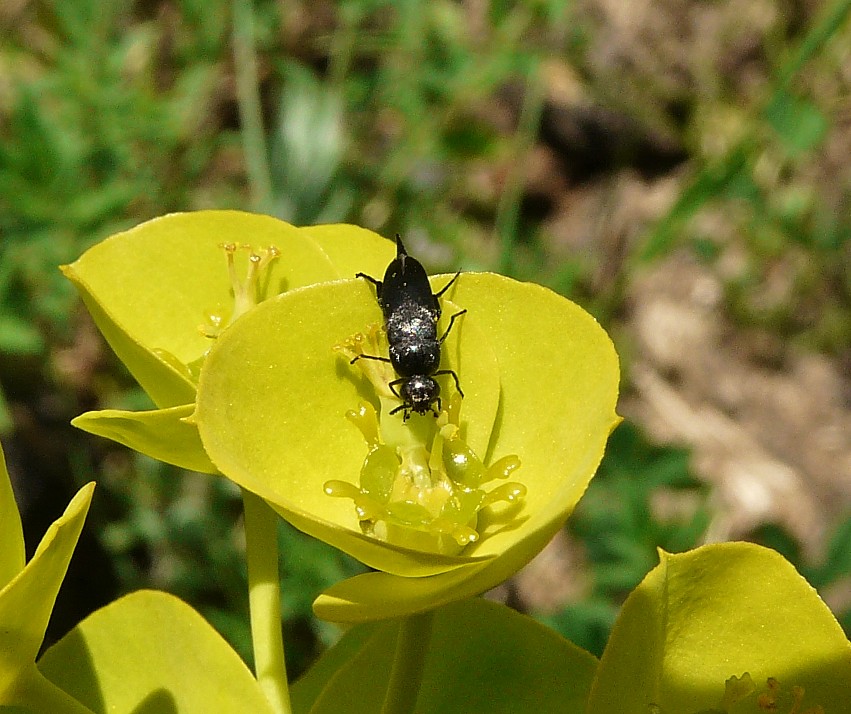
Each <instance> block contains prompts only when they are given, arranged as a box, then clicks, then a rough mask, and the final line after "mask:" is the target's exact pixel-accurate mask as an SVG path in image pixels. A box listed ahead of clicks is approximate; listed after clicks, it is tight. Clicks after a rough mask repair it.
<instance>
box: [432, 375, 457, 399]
mask: <svg viewBox="0 0 851 714" xmlns="http://www.w3.org/2000/svg"><path fill="white" fill-rule="evenodd" d="M441 374H451V375H452V379H454V380H455V388H456V389H457V390H458V394H460V395H461V398H462V399H463V398H464V391H463V390H462V389H461V382H460V381H458V375H457V374H455V370H454V369H441V370H438V371H437V372H435V373H434V374H433V375H432V376H433V377H438V376H440V375H441Z"/></svg>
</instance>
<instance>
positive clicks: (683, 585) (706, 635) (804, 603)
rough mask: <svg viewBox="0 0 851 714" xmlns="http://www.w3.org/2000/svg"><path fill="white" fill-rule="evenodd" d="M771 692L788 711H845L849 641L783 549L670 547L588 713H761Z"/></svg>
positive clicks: (624, 619)
mask: <svg viewBox="0 0 851 714" xmlns="http://www.w3.org/2000/svg"><path fill="white" fill-rule="evenodd" d="M745 675H747V676H745ZM733 677H735V678H737V679H736V680H733V679H731V678H733ZM743 677H744V678H745V679H744V683H745V684H747V685H748V686H743V682H742V681H740V680H741V679H742V678H743ZM728 682H729V684H728ZM795 688H800V691H799V693H798V694H795V693H794V691H793V690H795ZM761 695H765V697H766V698H765V699H764V700H763V702H764V703H765V702H767V701H770V698H771V697H775V701H776V704H777V705H776V706H775V707H774V708H772V709H771V711H778V712H783V713H784V714H785V713H787V712H792V711H799V712H805V711H816V709H815V707H817V706H821V707H822V708H823V709H821V710H819V711H824V712H837V713H838V712H841V711H845V710H846V707H847V706H848V704H849V702H851V643H849V642H848V640H847V639H846V637H845V635H844V634H843V632H842V628H841V627H840V626H839V624H838V623H837V622H836V619H835V618H834V617H833V615H832V614H831V613H830V611H829V610H828V608H827V606H826V605H825V604H824V603H823V602H822V601H821V600H820V599H819V597H818V594H817V593H816V591H815V590H814V589H813V588H812V587H811V586H810V585H809V584H808V583H807V582H806V581H805V580H804V579H803V578H802V577H801V576H800V575H799V574H798V573H797V572H796V571H795V569H794V568H793V567H792V565H791V564H790V563H788V562H787V561H786V560H784V559H783V557H782V556H780V555H779V554H778V553H776V552H774V551H772V550H769V549H767V548H762V547H760V546H756V545H753V544H749V543H724V544H718V545H709V546H704V547H702V548H698V549H696V550H693V551H690V552H688V553H682V554H678V555H670V554H667V553H661V563H660V564H659V565H658V566H657V567H656V568H655V569H654V570H653V571H651V572H650V574H649V575H648V576H647V577H646V578H645V579H644V581H643V582H642V583H641V585H639V587H638V588H636V590H635V591H633V593H632V594H631V595H630V596H629V598H628V599H627V601H626V603H625V604H624V607H623V611H622V612H621V614H620V617H619V618H618V620H617V623H616V624H615V628H614V630H613V632H612V636H611V638H610V640H609V643H608V645H607V647H606V651H605V653H604V654H603V658H602V660H601V662H600V668H599V670H598V675H597V679H596V681H595V683H594V687H593V691H592V695H591V699H590V702H589V705H588V711H589V712H593V714H647V712H648V711H651V710H652V711H654V712H658V714H669V713H670V714H674V713H676V714H692V713H697V712H703V711H706V710H710V709H711V710H713V711H729V712H731V714H739V713H740V712H741V713H744V712H753V711H757V710H760V711H761V710H762V709H760V708H759V707H758V706H757V700H758V698H759V697H760V696H761ZM799 695H800V696H801V697H802V700H801V701H800V702H799V703H798V707H797V708H793V707H792V705H791V703H792V701H793V697H794V696H799ZM654 707H655V708H654ZM763 708H764V707H763Z"/></svg>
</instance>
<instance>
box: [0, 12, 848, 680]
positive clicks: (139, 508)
mask: <svg viewBox="0 0 851 714" xmlns="http://www.w3.org/2000/svg"><path fill="white" fill-rule="evenodd" d="M849 10H851V2H849V1H847V0H843V1H841V2H836V1H833V2H818V1H816V0H785V1H781V2H777V1H775V0H714V1H711V0H702V1H701V0H693V1H692V2H686V1H685V0H658V1H657V2H653V3H623V2H621V0H575V1H574V2H563V1H561V0H549V1H548V0H521V1H520V2H500V1H492V2H488V1H487V0H466V1H461V0H458V1H450V0H399V1H398V2H381V1H380V0H347V1H343V2H328V1H324V0H312V1H311V2H299V1H296V0H292V1H288V0H280V1H279V2H273V1H272V0H258V1H257V2H253V3H252V2H249V1H248V0H233V1H232V2H226V1H224V0H159V1H157V0H144V1H139V2H131V1H129V0H41V1H35V0H34V1H29V0H7V2H4V3H2V5H0V32H1V33H2V44H0V395H2V396H1V397H0V437H2V441H3V445H4V448H5V449H6V451H7V456H8V459H9V465H10V469H11V471H12V476H13V482H14V484H15V487H16V492H17V494H18V496H19V500H20V503H21V507H22V510H23V512H24V516H25V521H26V523H25V530H26V535H27V542H28V545H29V547H31V548H34V546H35V544H36V543H37V541H38V538H39V537H40V536H41V534H42V533H43V531H44V529H45V528H46V526H47V524H48V523H49V522H50V521H51V520H52V519H53V518H55V517H56V516H57V515H58V514H59V513H60V512H61V510H62V509H63V508H64V506H65V504H66V503H67V500H68V498H69V497H70V495H71V494H72V493H73V492H74V491H75V490H76V488H77V487H78V486H79V485H81V484H82V483H84V482H86V481H88V480H91V479H93V478H94V479H96V480H97V481H98V482H99V484H100V485H99V489H98V492H97V497H96V499H95V503H94V506H93V510H92V513H91V515H90V517H89V521H88V523H87V528H86V532H85V535H84V541H83V547H82V548H81V549H80V551H79V552H78V554H77V555H76V556H75V560H74V562H73V563H72V570H71V572H70V573H69V578H68V581H67V582H66V585H65V587H64V588H63V592H62V593H61V596H60V600H59V603H58V605H57V610H56V612H55V615H54V620H53V622H52V625H51V636H52V637H53V638H56V637H58V636H61V635H62V634H63V633H64V632H65V631H67V630H68V629H69V628H70V627H71V626H73V624H75V623H76V622H77V621H78V620H79V619H80V618H81V617H82V616H84V615H85V614H86V613H87V612H89V611H91V610H92V609H94V608H96V607H98V606H99V605H101V604H104V603H105V602H107V601H108V600H110V599H112V598H114V597H115V596H117V595H118V594H120V593H122V592H126V591H128V590H131V589H135V588H139V587H158V588H165V589H167V590H169V591H171V592H174V593H176V594H178V595H179V596H181V597H183V598H185V599H186V600H188V601H189V602H190V603H192V604H193V605H194V606H195V607H197V608H198V609H199V610H200V611H201V612H202V613H203V614H204V615H205V616H206V617H207V618H208V619H210V620H211V622H212V623H213V624H214V625H215V626H216V627H217V628H219V629H220V631H222V632H223V634H225V636H226V637H227V638H228V639H229V640H230V641H231V642H233V643H234V644H235V646H236V647H237V649H238V650H239V651H240V652H241V653H242V654H243V655H244V656H246V657H250V647H249V646H248V632H247V625H246V622H247V617H246V613H247V602H246V595H245V572H244V568H243V565H242V563H241V552H242V548H243V544H242V541H241V535H240V534H241V531H240V528H239V522H240V512H241V511H240V499H239V494H238V493H237V492H236V491H235V490H234V489H233V488H232V487H231V486H230V485H229V484H227V483H226V482H224V481H223V480H214V479H210V478H207V477H202V476H200V475H198V474H190V473H185V472H180V471H179V470H177V469H175V468H172V467H169V466H165V465H162V464H159V463H155V462H152V461H150V460H148V459H146V458H144V457H141V456H138V455H136V454H133V453H129V452H127V451H126V450H124V449H122V448H120V447H118V446H116V445H114V444H111V443H108V442H105V441H103V440H98V439H95V438H93V437H88V436H87V435H85V434H81V433H77V432H75V431H74V430H73V429H72V428H71V427H70V426H69V425H68V422H69V420H70V419H71V418H72V417H73V416H75V415H77V414H78V413H80V412H82V411H85V410H87V409H93V408H99V407H124V408H133V407H142V406H144V404H145V397H144V395H142V394H141V393H140V391H139V390H138V389H137V388H136V387H135V386H134V384H133V381H132V379H130V377H129V375H128V374H127V373H126V372H125V371H124V370H123V368H122V367H121V365H120V364H119V363H118V362H117V360H115V358H114V357H113V356H112V355H111V354H110V353H109V351H108V349H107V348H105V346H104V344H103V342H102V341H101V339H100V337H99V336H98V334H97V332H96V331H95V329H94V328H93V326H92V324H91V323H90V321H89V320H88V318H87V316H86V315H85V313H84V310H83V309H82V307H81V305H80V303H79V301H78V299H77V298H76V296H75V294H74V293H73V290H72V289H71V286H70V285H69V284H68V283H67V282H65V281H64V280H63V279H62V278H61V276H60V274H59V272H58V270H57V269H56V266H57V265H59V264H61V263H65V262H70V261H72V260H73V259H75V258H76V257H77V256H78V255H79V254H80V253H81V252H82V251H84V250H85V249H86V248H87V247H88V246H90V245H92V244H93V243H94V242H96V241H98V240H100V239H102V238H103V237H105V236H107V235H109V234H111V233H113V232H115V231H118V230H122V229H125V228H128V227H130V226H132V225H135V224H136V223H139V222H141V221H143V220H146V219H149V218H152V217H154V216H157V215H160V214H163V213H166V212H170V211H182V210H195V209H202V208H228V207H230V208H241V209H248V210H256V211H261V212H265V213H270V214H273V215H276V216H278V217H280V218H283V219H285V220H288V221H291V222H293V223H296V224H312V223H323V222H337V221H345V222H351V223H356V224H359V225H363V226H365V227H368V228H370V229H373V230H375V231H378V232H380V233H382V234H384V235H388V236H389V235H392V234H393V233H395V232H397V231H398V232H400V233H402V234H403V235H404V236H405V239H406V243H407V244H408V246H409V249H410V250H411V252H412V253H414V254H415V255H416V256H417V257H419V258H420V260H421V261H422V262H423V263H424V264H426V266H427V267H428V269H429V270H430V271H431V272H438V271H450V270H457V269H464V270H496V271H500V272H503V273H506V274H508V275H511V276H513V277H516V278H518V279H522V280H534V281H536V282H539V283H542V284H544V285H547V286H549V287H551V288H552V289H554V290H557V291H558V292H560V293H562V294H564V295H566V296H567V297H570V298H572V299H574V300H576V301H577V302H579V303H580V304H582V305H583V306H584V307H586V308H587V309H589V310H590V311H591V312H592V313H593V314H595V315H596V316H597V317H598V319H599V320H600V321H601V322H602V323H603V324H604V326H605V327H606V328H607V329H608V330H609V331H610V332H611V334H612V335H613V337H614V339H615V341H616V343H617V346H618V349H619V352H620V354H621V356H622V359H623V363H624V384H623V389H622V391H623V401H622V405H621V412H622V413H623V414H624V415H625V416H626V417H627V419H626V421H625V422H624V424H623V425H622V426H621V427H619V428H618V430H617V431H616V433H615V434H614V435H613V438H612V442H611V446H610V449H609V451H608V454H607V456H606V459H605V461H604V464H603V466H602V467H601V470H600V473H599V475H598V476H597V478H596V479H595V480H594V482H593V483H592V486H591V487H590V489H589V491H588V493H587V494H586V496H585V498H584V499H583V501H582V503H581V504H580V506H579V508H578V509H577V512H576V513H575V514H574V516H573V517H572V518H571V520H570V522H569V524H568V526H567V528H566V530H565V531H564V533H563V534H562V536H561V537H560V538H558V539H556V541H554V543H553V544H552V545H551V547H549V548H548V549H547V550H546V551H545V552H544V553H543V554H542V556H541V557H540V558H539V559H538V560H536V561H535V562H534V563H532V564H531V565H530V566H529V567H528V568H527V569H526V570H525V571H524V572H522V573H520V574H519V575H518V577H517V578H515V579H514V580H512V581H511V582H510V583H508V584H506V585H505V586H503V587H502V588H500V589H499V590H498V591H497V592H495V593H494V594H493V595H492V596H493V597H499V598H502V599H503V600H505V601H507V602H509V603H510V604H512V605H514V606H515V607H517V608H519V609H521V610H524V611H527V612H531V613H533V614H535V615H536V616H538V617H540V618H542V619H543V620H545V621H546V622H548V623H549V624H551V625H552V626H554V627H556V628H557V629H559V630H560V631H562V632H563V633H565V634H566V635H568V636H569V637H571V638H572V639H574V640H575V641H576V642H577V643H578V644H580V645H582V646H584V647H586V648H588V649H590V650H591V651H593V652H595V653H598V654H599V653H600V652H601V650H602V648H603V646H604V644H605V642H606V638H607V635H608V630H609V628H610V626H611V624H612V622H613V620H614V617H615V615H616V613H617V608H618V606H619V604H620V602H622V600H623V598H624V597H625V595H626V593H628V592H629V590H630V589H631V588H633V587H634V586H635V585H636V584H637V583H638V582H639V581H640V580H641V578H642V577H643V576H644V574H645V573H646V572H647V571H648V570H649V569H650V568H651V567H652V566H653V565H654V564H655V562H656V558H657V556H656V548H657V547H662V548H665V549H667V550H670V551H678V550H683V549H686V548H690V547H693V546H695V545H698V544H700V543H703V542H709V541H715V540H723V539H736V538H747V539H751V540H756V541H757V542H761V543H765V544H767V545H770V546H772V547H775V548H777V549H779V550H780V551H781V552H782V553H783V554H784V555H786V556H787V557H789V558H790V559H791V560H792V561H793V562H794V563H795V564H796V565H797V567H798V568H799V569H800V570H801V572H802V573H803V574H804V575H806V576H807V577H808V579H809V580H810V581H811V582H812V584H813V585H814V586H816V587H817V588H818V589H819V591H820V592H821V594H822V596H823V597H825V598H826V599H827V601H828V603H829V604H830V605H831V607H832V608H833V610H834V612H835V613H836V615H837V617H838V618H839V619H840V620H841V621H842V622H843V625H844V626H845V628H846V631H849V630H851V377H849V373H850V372H851V369H849V368H851V270H849V267H850V266H849V264H851V169H849V164H851V162H849V157H851V21H849ZM187 269H191V266H187ZM547 358H551V359H558V355H548V356H547ZM566 388H569V385H567V386H566ZM280 538H281V541H282V551H283V556H282V570H283V573H284V611H285V613H286V630H287V632H286V637H287V647H288V652H289V665H290V667H291V669H292V671H293V673H298V672H300V671H302V670H303V669H304V668H305V667H306V666H307V665H308V664H309V662H310V661H311V659H312V658H313V657H315V655H316V654H317V653H318V652H319V651H321V650H322V648H324V647H326V646H327V645H328V644H330V643H331V642H333V641H334V638H335V637H336V636H337V635H338V633H337V631H336V629H335V628H334V627H333V626H330V625H327V624H324V623H321V622H318V621H316V620H315V619H314V618H312V617H311V613H310V603H311V601H312V599H313V598H314V597H315V595H316V594H317V593H318V591H319V590H320V589H321V588H322V587H324V586H327V585H328V584H330V583H332V582H335V581H336V580H338V579H340V578H342V577H345V576H346V575H349V574H351V573H354V572H357V571H358V569H359V568H360V567H361V566H359V565H358V564H356V563H354V562H352V561H351V560H350V559H348V558H347V557H345V556H343V555H341V554H339V553H337V552H335V551H333V550H332V549H330V548H328V547H326V546H324V545H323V544H320V543H317V542H315V541H312V540H310V539H308V538H306V537H304V536H302V535H300V534H299V533H297V532H295V531H293V530H292V529H291V528H289V527H286V526H284V525H283V524H282V526H281V530H280Z"/></svg>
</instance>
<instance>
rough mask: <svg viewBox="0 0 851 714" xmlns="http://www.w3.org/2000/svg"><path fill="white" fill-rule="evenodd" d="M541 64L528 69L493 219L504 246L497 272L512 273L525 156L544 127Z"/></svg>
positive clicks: (524, 177)
mask: <svg viewBox="0 0 851 714" xmlns="http://www.w3.org/2000/svg"><path fill="white" fill-rule="evenodd" d="M539 66H540V65H539V63H538V61H537V60H533V62H532V67H531V68H530V69H529V71H528V74H527V76H528V80H527V82H526V94H525V96H524V98H523V106H522V107H521V110H520V119H519V121H518V126H517V138H516V145H515V150H514V161H513V162H512V166H513V167H514V168H513V170H512V171H510V172H509V174H508V176H507V178H506V182H505V188H504V190H503V192H502V196H500V199H499V204H498V206H497V212H496V219H495V221H494V225H495V230H496V235H497V238H498V239H499V242H500V245H501V251H500V259H499V266H498V267H497V271H498V272H500V273H503V274H506V275H509V274H511V272H512V257H511V256H512V253H513V250H514V243H515V242H516V240H517V223H518V220H519V217H520V201H521V199H522V198H523V186H524V183H525V180H526V175H525V166H526V162H524V161H523V160H522V159H523V158H524V157H525V156H527V155H528V154H529V152H530V151H531V150H532V147H533V146H534V144H535V141H536V140H537V138H538V133H539V130H540V126H541V112H542V111H543V109H544V98H545V95H544V83H543V81H542V79H541V76H540V74H541V73H540V71H539Z"/></svg>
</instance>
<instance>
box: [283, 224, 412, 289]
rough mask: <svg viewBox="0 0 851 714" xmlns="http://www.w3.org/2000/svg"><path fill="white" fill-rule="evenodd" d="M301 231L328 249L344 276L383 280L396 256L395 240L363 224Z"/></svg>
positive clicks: (339, 225) (311, 228) (312, 227)
mask: <svg viewBox="0 0 851 714" xmlns="http://www.w3.org/2000/svg"><path fill="white" fill-rule="evenodd" d="M300 230H302V231H304V232H305V233H306V234H307V235H309V236H310V237H311V238H312V239H313V240H315V241H316V243H317V244H318V245H319V247H320V248H322V250H324V251H325V254H326V255H327V256H328V259H329V260H330V261H331V263H333V265H334V267H335V268H336V270H337V273H338V275H339V277H341V278H353V277H355V273H367V274H368V275H371V276H372V277H374V278H376V279H377V280H381V279H382V278H383V277H384V271H385V270H386V268H387V265H388V264H389V263H390V261H391V260H393V259H394V258H395V257H396V246H395V244H394V243H393V242H392V241H389V240H387V239H386V238H382V237H381V236H380V235H378V234H377V233H373V232H372V231H370V230H367V229H366V228H361V227H360V226H353V225H351V224H348V223H328V224H325V225H320V226H305V227H304V228H301V229H300Z"/></svg>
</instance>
